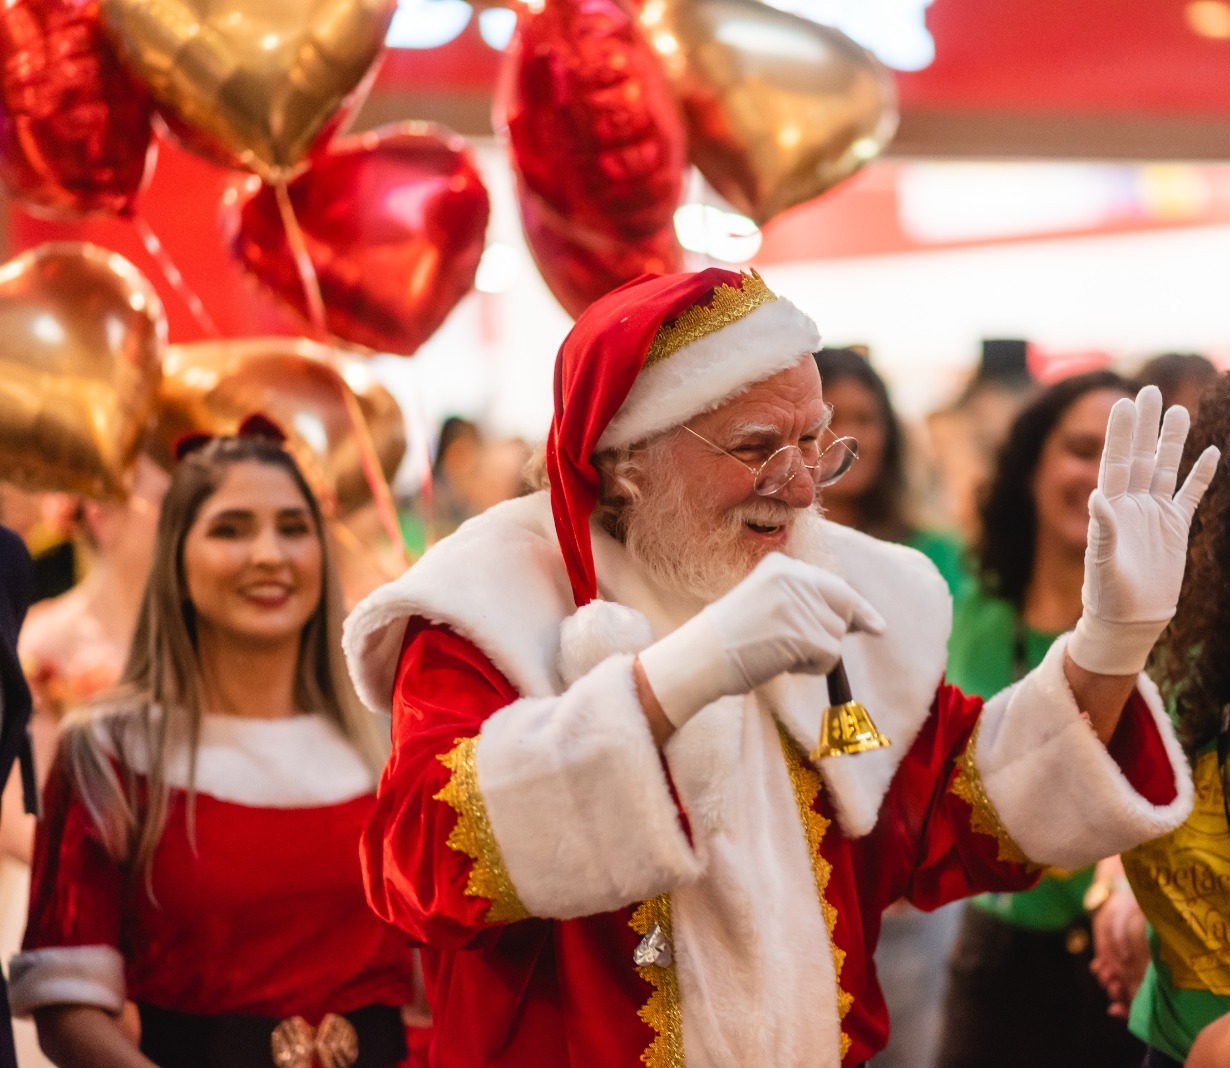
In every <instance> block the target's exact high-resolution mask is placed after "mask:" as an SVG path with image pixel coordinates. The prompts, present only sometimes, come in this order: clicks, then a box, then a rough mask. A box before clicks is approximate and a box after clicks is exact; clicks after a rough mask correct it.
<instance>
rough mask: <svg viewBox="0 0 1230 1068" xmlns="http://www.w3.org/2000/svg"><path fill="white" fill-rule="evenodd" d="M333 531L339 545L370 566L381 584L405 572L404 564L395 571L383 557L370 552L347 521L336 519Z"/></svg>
mask: <svg viewBox="0 0 1230 1068" xmlns="http://www.w3.org/2000/svg"><path fill="white" fill-rule="evenodd" d="M332 529H333V536H334V537H335V538H336V539H337V541H338V543H339V544H340V545H341V546H342V547H343V548H344V549H346V550H347V551H348V552H350V553H351V555H352V556H354V558H355V559H356V560H358V561H360V562H362V563H364V564H367V565H369V566H370V567H371V569H372V570H373V571H374V572H375V573H376V576H377V577H378V578H379V579H380V581H381V582H389V581H390V580H392V579H395V578H397V576H398V574H400V571H401V570H404V566H405V565H404V563H402V565H401V568H400V569H398V570H394V569H393V568H392V567H390V566H389V565H388V562H387V561H386V560H384V559H383V558H382V557H380V556H378V555H375V554H373V553H370V552H368V551H367V550H368V546H367V545H366V544H365V543H364V542H363V540H362V539H361V538H360V537H359V535H358V534H356V533H355V532H354V531H353V530H351V529H350V527H348V526H347V525H346V522H345V520H342V519H334V520H333V523H332Z"/></svg>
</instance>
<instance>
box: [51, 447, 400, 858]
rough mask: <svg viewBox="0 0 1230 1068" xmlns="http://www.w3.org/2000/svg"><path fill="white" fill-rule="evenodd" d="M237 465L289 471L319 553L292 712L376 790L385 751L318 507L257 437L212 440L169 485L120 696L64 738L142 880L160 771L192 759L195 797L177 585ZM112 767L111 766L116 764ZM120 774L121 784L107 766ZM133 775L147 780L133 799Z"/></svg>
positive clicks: (97, 816)
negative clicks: (365, 700)
mask: <svg viewBox="0 0 1230 1068" xmlns="http://www.w3.org/2000/svg"><path fill="white" fill-rule="evenodd" d="M238 463H260V464H267V465H269V466H271V467H277V468H280V469H282V470H284V471H286V472H287V473H288V474H289V475H290V476H291V478H292V479H293V480H294V482H295V484H296V485H297V486H298V488H299V491H300V493H302V494H303V497H304V500H305V501H307V504H308V507H309V509H310V511H311V513H312V517H313V519H314V520H315V522H316V530H317V532H318V536H319V538H320V542H321V561H322V563H321V571H322V576H321V577H322V582H321V598H320V603H319V604H318V606H317V608H316V611H315V612H314V613H313V615H312V617H311V619H309V620H308V622H307V624H306V625H305V627H304V629H303V635H302V639H301V643H300V647H299V663H298V667H297V669H296V674H295V701H296V703H297V705H298V707H300V708H302V709H311V710H313V711H320V712H322V713H324V714H325V715H326V716H328V717H329V718H330V719H332V720H333V721H334V722H335V723H336V724H337V726H338V727H339V728H340V730H341V731H342V733H343V734H344V735H345V736H346V737H347V739H349V741H350V742H351V744H352V745H353V746H354V747H355V749H356V750H357V751H358V753H359V754H360V756H361V757H362V758H363V760H364V761H365V763H367V765H368V766H369V768H370V769H371V772H372V781H373V783H374V782H375V780H376V778H377V777H378V775H379V773H380V769H381V767H382V766H383V764H384V760H385V758H386V756H387V753H388V742H387V740H386V739H384V738H383V737H382V735H381V732H380V731H379V730H378V729H377V726H376V722H375V720H374V718H373V717H372V715H371V713H370V712H368V711H367V710H366V709H365V708H364V707H363V706H362V704H361V703H360V702H359V699H358V697H357V695H356V694H355V692H354V688H353V687H352V686H351V683H350V677H349V675H348V674H347V672H346V666H345V662H344V660H343V657H342V643H341V628H342V615H343V609H342V596H341V590H340V586H339V584H338V579H337V572H336V570H335V567H334V564H333V554H332V551H331V547H330V544H329V538H328V537H327V535H326V532H325V526H324V518H323V516H322V514H321V509H320V505H319V502H318V501H317V500H316V497H315V495H314V494H313V493H312V491H311V489H310V488H309V486H308V484H307V481H306V480H305V479H304V477H303V474H302V472H300V470H299V468H298V466H297V465H296V464H295V461H294V460H293V459H292V458H291V456H290V454H289V453H288V452H286V451H285V450H284V449H282V448H281V446H279V445H278V444H276V443H275V442H273V441H270V440H267V439H264V438H260V437H248V436H245V437H227V438H216V439H214V440H213V441H210V442H209V443H208V444H207V445H205V446H204V447H203V448H201V449H198V450H197V451H195V452H192V453H189V454H188V455H187V456H185V457H184V458H183V459H182V460H181V461H180V462H179V464H178V466H177V467H176V469H175V472H174V474H173V476H172V478H171V484H170V486H169V488H168V489H167V493H166V497H165V499H164V500H163V504H162V511H161V513H160V515H159V517H158V530H157V534H156V538H155V543H154V559H153V564H152V566H151V569H150V574H149V579H148V581H147V582H146V585H145V595H144V597H143V599H142V602H141V611H140V615H139V616H138V619H137V626H136V631H135V633H134V635H133V640H132V647H131V649H130V651H129V654H128V662H127V664H126V665H125V667H124V672H123V674H122V675H121V677H120V681H119V683H118V684H117V686H116V687H115V688H114V689H113V690H112V691H110V692H109V693H106V694H104V695H102V696H101V697H100V698H99V699H98V700H96V701H95V702H93V704H91V705H90V706H88V707H87V708H85V709H84V710H82V712H81V713H78V714H77V715H75V716H73V717H72V718H71V719H70V720H69V721H68V722H67V723H66V726H65V729H64V734H63V737H62V739H61V742H60V746H61V754H62V756H63V758H64V759H67V761H68V762H69V767H70V770H71V772H72V776H73V779H74V781H75V784H76V787H77V790H78V792H79V794H80V796H81V799H82V801H83V802H84V804H85V805H86V807H87V809H88V810H89V812H90V815H91V816H92V818H93V820H94V822H95V824H96V825H97V826H98V829H99V832H100V834H101V837H102V840H103V842H104V844H105V846H106V848H107V850H108V852H109V853H110V854H111V855H112V856H113V857H114V858H115V860H116V861H117V862H119V863H121V864H124V865H131V867H132V868H133V869H135V870H136V871H138V872H140V873H142V874H144V876H145V877H146V881H147V882H148V877H149V872H150V863H151V861H152V859H153V855H154V851H155V850H156V849H157V847H158V842H159V840H160V839H161V837H162V834H163V831H164V830H165V828H166V819H167V809H168V801H169V792H170V788H169V783H168V780H167V775H168V768H169V766H170V764H171V761H172V759H173V758H174V757H175V756H176V755H177V754H179V753H181V752H183V751H184V748H185V747H186V750H187V753H188V768H189V777H188V800H189V811H190V812H191V806H192V800H193V797H194V780H195V771H196V755H197V749H198V746H199V742H200V734H201V717H202V694H201V680H200V665H199V662H198V659H197V646H196V627H195V618H194V616H195V612H194V608H193V606H192V602H191V601H190V600H189V598H188V594H187V587H186V585H185V581H184V573H183V551H184V540H185V538H186V537H187V535H188V531H189V529H190V528H191V527H192V524H193V523H194V522H195V521H196V517H197V515H198V513H199V512H200V510H201V506H202V505H203V504H204V503H205V501H206V500H208V498H209V497H211V496H212V495H213V494H214V493H215V492H216V491H217V489H218V487H219V486H220V485H221V484H222V481H223V479H224V478H225V476H226V473H227V471H228V470H229V468H230V467H231V466H233V465H234V464H238ZM113 762H114V763H113ZM117 763H118V766H119V773H118V774H117V771H116V768H115V764H117ZM138 774H140V775H142V776H143V777H144V779H145V785H144V788H143V789H141V788H140V783H139V782H138Z"/></svg>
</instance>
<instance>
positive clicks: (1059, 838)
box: [974, 636, 1192, 869]
mask: <svg viewBox="0 0 1230 1068" xmlns="http://www.w3.org/2000/svg"><path fill="white" fill-rule="evenodd" d="M1066 647H1067V637H1066V636H1065V637H1063V638H1060V639H1059V640H1058V641H1056V642H1055V644H1054V645H1052V646H1051V649H1050V652H1048V653H1047V654H1046V658H1045V659H1044V660H1043V662H1042V663H1041V664H1039V665H1038V667H1037V668H1036V669H1035V670H1033V671H1031V672H1030V673H1029V674H1028V675H1026V676H1025V678H1024V679H1022V680H1021V681H1020V682H1019V683H1018V684H1017V685H1016V686H1014V687H1012V688H1010V689H1008V690H1004V691H1003V692H1002V693H1000V694H997V695H996V696H995V697H994V698H992V699H991V700H990V701H988V702H987V704H986V707H985V708H984V709H983V712H982V727H981V730H980V732H979V736H978V748H977V751H976V753H975V757H974V759H975V763H976V765H977V767H978V771H979V773H980V775H981V777H982V783H983V787H984V789H985V790H986V793H987V797H988V798H989V799H990V801H991V803H992V804H993V805H994V806H995V809H996V811H997V812H998V813H999V817H1000V820H1001V821H1002V822H1003V825H1004V827H1005V829H1006V830H1007V831H1008V833H1009V834H1010V835H1011V836H1012V838H1013V840H1014V841H1015V842H1016V843H1017V844H1018V845H1019V846H1020V847H1021V849H1022V850H1023V851H1024V852H1025V854H1026V856H1028V857H1029V858H1030V860H1033V861H1035V862H1037V863H1039V864H1049V865H1055V866H1056V867H1061V868H1068V869H1073V868H1081V867H1084V866H1086V865H1088V864H1092V863H1093V862H1095V861H1097V860H1100V859H1101V858H1102V857H1107V856H1111V855H1112V854H1114V853H1121V852H1123V851H1124V850H1126V849H1130V848H1131V847H1132V846H1135V845H1138V844H1140V843H1141V842H1145V841H1148V840H1149V839H1151V838H1156V837H1158V836H1159V835H1162V834H1166V833H1167V832H1169V831H1172V830H1174V828H1175V827H1177V826H1179V824H1181V823H1182V822H1183V820H1184V819H1186V818H1187V814H1188V813H1189V812H1190V811H1191V807H1192V782H1191V774H1190V772H1189V771H1188V768H1187V762H1186V760H1185V758H1184V756H1183V751H1182V749H1181V748H1180V746H1179V743H1178V740H1177V739H1176V738H1175V736H1174V731H1173V729H1172V727H1171V725H1170V720H1169V718H1168V717H1167V716H1166V713H1165V710H1164V709H1163V708H1162V703H1161V699H1160V697H1159V696H1158V693H1157V688H1156V687H1155V686H1154V685H1153V683H1152V682H1150V681H1149V679H1148V678H1147V677H1146V676H1144V675H1141V676H1140V679H1139V680H1138V682H1137V689H1138V691H1139V692H1140V694H1141V696H1142V697H1143V698H1144V700H1145V703H1146V705H1147V706H1148V708H1149V711H1150V713H1151V714H1152V716H1153V720H1154V722H1155V723H1156V725H1157V729H1158V730H1159V731H1160V732H1161V736H1162V741H1163V743H1164V745H1165V747H1166V753H1167V756H1168V757H1169V758H1170V766H1171V769H1172V770H1173V773H1174V777H1175V782H1176V785H1177V789H1178V796H1177V797H1176V798H1175V800H1174V801H1172V802H1171V803H1170V804H1168V805H1154V804H1151V803H1150V802H1149V801H1147V800H1145V799H1144V798H1143V797H1141V796H1140V795H1139V794H1137V793H1136V791H1135V790H1133V789H1132V787H1131V784H1130V783H1129V782H1128V781H1127V778H1126V777H1125V776H1124V774H1123V772H1122V771H1121V770H1120V768H1119V766H1118V764H1116V763H1115V761H1114V759H1113V758H1112V757H1111V756H1110V754H1109V753H1108V752H1107V751H1106V747H1105V746H1104V745H1103V744H1102V743H1101V742H1100V741H1099V740H1098V738H1097V735H1095V734H1094V732H1093V731H1092V730H1091V729H1090V727H1089V724H1088V723H1086V722H1085V721H1084V720H1083V719H1082V718H1081V715H1080V711H1079V709H1078V708H1077V707H1076V701H1075V699H1074V698H1073V696H1072V691H1071V689H1070V688H1069V686H1068V682H1067V679H1066V678H1065V676H1064V671H1063V662H1064V651H1065V649H1066Z"/></svg>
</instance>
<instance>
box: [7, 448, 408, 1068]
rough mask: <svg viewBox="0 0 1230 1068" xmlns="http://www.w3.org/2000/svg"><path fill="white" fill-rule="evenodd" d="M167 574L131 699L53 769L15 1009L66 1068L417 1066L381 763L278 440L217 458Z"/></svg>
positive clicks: (201, 468)
mask: <svg viewBox="0 0 1230 1068" xmlns="http://www.w3.org/2000/svg"><path fill="white" fill-rule="evenodd" d="M154 560H155V564H154V568H153V571H152V572H151V575H150V579H149V583H148V585H147V587H146V590H145V595H144V599H143V602H142V608H141V614H140V619H139V622H138V626H137V633H136V636H135V638H134V641H133V647H132V653H131V655H130V657H129V660H128V664H127V666H126V668H125V671H124V674H123V677H122V680H121V683H120V686H119V687H118V689H116V690H115V691H113V692H112V693H110V694H108V695H106V696H105V697H104V698H102V699H101V700H99V701H98V702H96V703H95V705H94V706H93V707H92V708H91V709H90V710H89V711H88V713H87V714H86V715H84V716H82V717H81V718H79V719H77V720H76V721H75V722H71V723H70V724H69V726H68V728H67V729H66V731H65V734H64V737H63V741H62V742H61V748H60V753H59V755H58V757H57V760H56V763H55V766H54V767H53V769H52V772H51V777H50V781H49V783H48V786H47V793H46V808H47V817H46V819H45V820H44V822H43V823H42V825H41V826H40V829H39V833H38V837H37V840H36V845H35V865H34V868H35V875H34V888H33V891H32V894H31V902H32V904H31V909H30V921H29V925H28V927H27V931H26V942H25V948H24V951H23V952H22V953H21V954H19V955H18V956H17V957H16V958H15V960H14V962H13V966H12V974H13V985H12V1001H13V1007H14V1010H15V1011H16V1012H17V1013H18V1014H28V1013H33V1014H34V1015H35V1017H36V1020H37V1024H38V1030H39V1039H40V1042H41V1044H42V1045H43V1047H44V1049H45V1050H46V1051H47V1053H48V1055H49V1056H50V1057H51V1058H52V1059H53V1060H54V1061H55V1063H56V1064H59V1065H62V1066H68V1068H72V1066H86V1065H89V1066H91V1068H119V1066H141V1068H146V1066H150V1065H152V1064H156V1065H158V1066H160V1068H221V1066H223V1065H226V1066H227V1068H235V1066H240V1065H247V1064H257V1063H262V1064H268V1063H270V1059H269V1058H270V1051H271V1050H272V1051H273V1055H274V1061H275V1063H279V1064H283V1063H284V1064H298V1063H300V1062H299V1061H297V1060H295V1059H293V1057H291V1059H289V1060H285V1059H278V1057H279V1054H278V1051H279V1050H282V1051H283V1052H286V1053H287V1056H290V1055H291V1054H292V1053H293V1051H294V1050H295V1049H296V1048H307V1049H312V1048H315V1049H316V1051H317V1055H318V1056H319V1057H320V1058H321V1059H322V1060H323V1061H325V1062H326V1063H330V1064H336V1065H346V1066H350V1065H353V1064H359V1063H361V1064H362V1065H371V1066H372V1068H392V1066H393V1065H401V1064H406V1063H409V1061H408V1056H409V1053H408V1041H407V1034H406V1028H405V1024H404V1023H403V1013H402V1010H403V1008H404V1007H405V1006H407V1005H409V1004H410V1003H411V1002H413V1001H414V1000H415V998H416V992H415V978H414V972H415V969H414V956H413V953H412V951H411V950H410V949H409V947H407V946H406V945H405V943H404V941H403V939H402V938H401V937H400V936H399V935H398V934H397V933H396V932H395V931H394V930H393V929H392V928H391V927H388V926H386V925H385V924H384V923H383V922H382V921H380V920H379V919H377V918H376V917H375V916H374V915H373V914H372V913H371V911H370V910H369V909H368V907H367V904H366V901H365V900H364V895H363V887H362V881H361V876H360V871H359V860H358V842H359V833H360V829H361V828H362V826H363V824H364V822H365V821H366V818H367V815H368V813H369V811H370V809H371V806H372V803H373V801H374V798H373V796H372V794H373V790H374V787H375V780H376V776H377V774H378V772H379V769H380V766H381V764H382V762H383V758H384V751H385V743H384V742H383V740H382V738H381V734H380V732H379V730H378V726H377V722H376V720H375V718H374V717H373V716H372V715H371V714H370V713H368V712H367V711H366V710H364V709H363V708H362V707H361V706H360V705H359V704H358V701H357V699H356V698H355V695H354V692H353V690H352V689H351V686H350V683H349V680H348V679H347V676H346V673H345V669H344V667H343V665H342V662H341V651H340V634H339V631H340V621H341V603H340V594H339V592H338V588H337V581H336V575H335V573H334V570H333V565H332V562H331V554H330V551H329V545H328V541H327V539H326V538H325V535H324V527H323V523H322V517H321V513H320V507H319V505H318V503H317V502H316V499H315V498H314V497H313V495H312V493H311V490H310V489H309V487H308V485H307V483H306V482H305V481H304V478H303V476H302V474H301V473H300V471H299V469H298V467H297V466H296V465H295V463H294V461H293V460H292V459H291V457H290V455H289V454H288V453H287V452H286V451H284V450H283V449H282V447H281V445H280V444H279V443H278V442H276V441H273V440H270V439H269V438H267V437H255V436H238V437H231V438H219V439H214V440H212V441H208V442H207V443H205V444H204V445H203V447H200V448H198V449H196V451H193V452H190V453H189V454H188V455H186V456H185V457H184V458H183V459H182V460H181V461H180V464H179V466H178V468H177V469H176V471H175V473H174V476H173V477H172V480H171V485H170V488H169V489H168V491H167V495H166V498H165V501H164V504H163V508H162V513H161V516H160V518H159V524H158V532H157V543H156V546H155V551H154ZM126 1000H131V1001H133V1002H135V1003H136V1005H137V1008H138V1010H139V1016H140V1035H139V1038H138V1037H137V1036H134V1035H131V1034H129V1033H128V1031H127V1030H126V1029H125V1027H124V1025H123V1024H122V1023H121V1022H120V1017H119V1013H120V1012H121V1010H122V1009H123V1007H124V1004H125V1001H126ZM304 1043H306V1046H304ZM360 1056H361V1058H362V1059H361V1060H356V1058H358V1057H360ZM309 1060H310V1057H309Z"/></svg>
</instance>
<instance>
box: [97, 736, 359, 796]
mask: <svg viewBox="0 0 1230 1068" xmlns="http://www.w3.org/2000/svg"><path fill="white" fill-rule="evenodd" d="M119 714H120V715H123V713H119ZM94 727H95V732H94V736H95V738H96V739H97V740H98V742H99V745H100V746H101V747H102V749H103V750H104V752H107V753H108V754H109V755H111V756H112V757H114V756H116V752H115V746H114V743H113V740H112V736H111V734H110V732H109V731H107V730H104V729H101V724H100V722H99V721H95V724H94ZM123 748H124V755H123V759H124V762H125V763H126V764H127V766H128V767H129V768H131V770H132V771H134V772H136V773H137V774H138V775H144V774H146V773H147V772H148V771H149V757H148V753H147V752H146V750H145V747H144V745H143V744H141V742H140V740H139V737H138V735H137V734H136V733H135V732H133V733H132V734H130V735H129V736H128V737H126V738H125V740H124V743H123ZM167 781H168V783H169V784H170V785H171V786H173V787H177V788H179V789H185V788H186V787H187V785H188V755H187V753H186V752H184V753H180V754H179V755H178V757H177V758H175V759H173V760H172V761H171V766H170V767H169V768H168V769H167ZM374 788H375V783H374V782H373V778H372V773H371V770H370V769H369V768H368V767H367V765H366V764H365V763H364V762H363V760H362V758H361V757H360V756H359V754H358V752H357V751H356V750H355V749H354V747H353V746H352V745H351V744H350V742H348V741H347V740H346V737H345V735H343V734H342V732H341V730H339V729H338V727H337V725H336V724H335V723H334V722H333V721H332V720H330V719H328V718H327V717H326V716H323V715H320V714H313V715H301V716H292V717H290V718H289V719H249V718H247V717H244V716H205V717H203V718H202V720H201V738H200V743H199V746H198V749H197V765H196V790H197V793H199V794H207V795H208V796H210V797H214V798H217V799H218V800H219V801H230V802H233V803H235V804H239V805H247V806H249V807H251V808H312V807H315V806H323V805H333V804H339V803H341V802H343V801H350V800H352V799H354V798H356V797H362V796H363V795H364V794H370V793H372V792H373V790H374Z"/></svg>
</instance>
